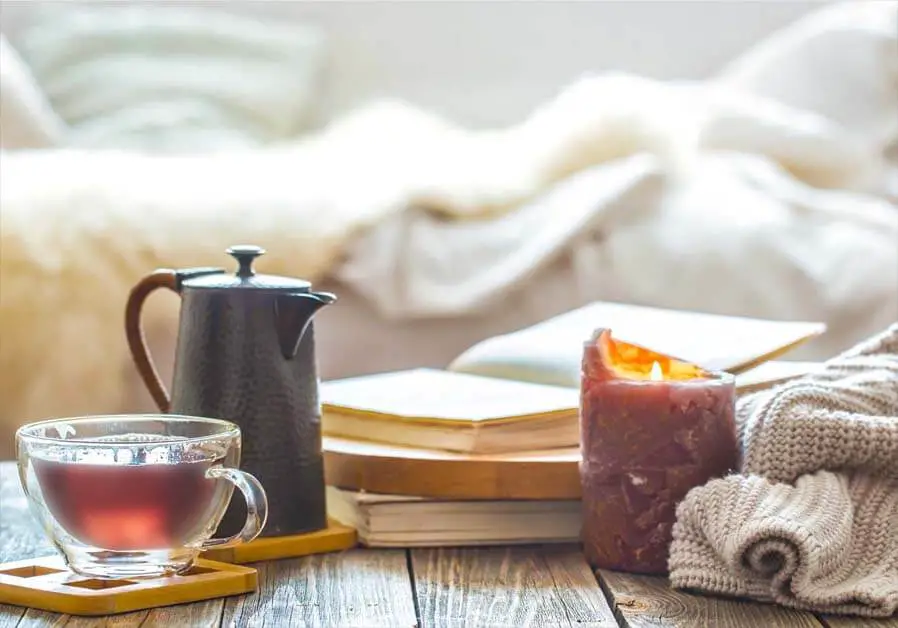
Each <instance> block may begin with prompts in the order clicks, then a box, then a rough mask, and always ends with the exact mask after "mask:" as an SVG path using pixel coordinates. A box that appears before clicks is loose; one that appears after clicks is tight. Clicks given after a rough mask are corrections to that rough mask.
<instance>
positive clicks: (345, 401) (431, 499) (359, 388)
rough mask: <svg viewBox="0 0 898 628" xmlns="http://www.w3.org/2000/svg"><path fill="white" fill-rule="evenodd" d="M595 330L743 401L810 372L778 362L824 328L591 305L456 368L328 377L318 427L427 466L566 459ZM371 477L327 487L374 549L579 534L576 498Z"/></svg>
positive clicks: (336, 513)
mask: <svg viewBox="0 0 898 628" xmlns="http://www.w3.org/2000/svg"><path fill="white" fill-rule="evenodd" d="M553 325H554V327H553ZM578 326H579V327H578ZM581 327H582V329H581ZM599 327H604V328H609V329H611V330H612V333H613V334H614V335H615V337H618V338H620V339H623V340H626V341H627V342H630V343H633V344H639V345H642V346H645V347H647V348H650V349H653V350H656V351H660V352H663V353H665V354H667V355H671V356H675V357H677V358H680V359H682V360H685V361H689V362H692V363H695V364H698V365H699V366H702V367H704V368H709V369H713V370H726V371H729V372H732V373H734V374H735V375H736V385H737V391H739V392H740V393H744V392H748V391H755V390H758V389H761V388H764V387H768V386H772V385H775V384H777V383H780V382H783V381H785V380H788V379H791V378H793V377H797V376H801V375H803V374H805V373H807V372H808V371H809V370H811V369H813V368H815V366H816V365H815V364H814V363H807V362H781V361H771V359H772V358H773V357H778V356H780V355H782V354H783V353H785V352H786V351H788V350H789V349H791V348H793V347H795V346H798V345H799V344H801V343H802V342H804V341H806V340H808V339H810V338H812V337H814V336H816V335H818V334H820V333H822V331H823V330H824V326H823V325H821V324H819V323H802V322H780V321H761V320H757V319H746V318H736V317H723V316H713V315H708V314H697V313H688V312H679V311H671V310H658V309H654V308H643V307H636V306H626V305H620V304H609V303H596V304H593V305H590V306H587V307H586V308H581V309H580V310H576V311H575V312H572V313H569V314H567V315H564V316H562V317H559V318H558V319H555V320H553V321H548V322H547V323H543V324H541V325H538V326H535V327H533V328H528V329H525V330H521V331H520V332H516V333H514V334H508V335H506V336H502V337H500V338H497V339H494V340H493V341H488V342H486V343H484V346H482V347H476V346H475V347H474V348H472V350H471V351H469V352H467V355H463V356H460V359H459V360H456V361H455V362H454V363H453V364H452V365H451V366H450V369H447V370H436V369H414V370H407V371H398V372H391V373H380V374H375V375H365V376H360V377H354V378H349V379H343V380H334V381H330V382H324V383H323V384H322V387H321V395H322V431H323V433H324V435H325V437H326V440H327V438H331V439H335V438H336V439H340V440H341V441H344V442H346V441H352V442H358V443H365V444H375V445H376V444H379V445H382V446H383V447H384V448H386V449H387V450H388V451H395V450H396V448H400V449H402V450H405V451H412V452H420V453H421V455H422V456H424V457H427V458H439V457H440V456H441V455H445V456H446V457H447V459H452V460H453V462H454V463H456V464H457V463H458V460H459V459H462V460H464V457H465V456H470V458H471V460H475V459H478V458H480V459H483V458H484V457H487V458H489V457H490V456H507V455H508V454H514V453H516V452H532V451H537V450H538V451H544V450H548V451H550V452H551V451H556V450H557V451H559V452H570V451H571V450H575V449H576V447H577V446H578V439H579V407H578V406H579V377H578V373H579V357H580V354H581V352H582V347H583V342H584V341H585V340H586V339H588V338H589V337H590V335H591V333H592V330H593V329H595V328H599ZM559 343H563V344H562V346H561V347H559ZM569 345H573V346H569ZM559 356H561V358H559ZM559 365H560V367H561V368H559ZM381 468H382V467H381ZM454 468H456V469H457V467H454ZM384 473H386V474H387V475H389V470H388V471H386V472H384ZM397 473H399V471H397ZM362 475H363V474H362ZM474 475H476V474H474ZM472 477H473V475H472ZM363 479H364V478H361V479H359V481H358V482H349V484H352V485H344V486H329V487H328V510H329V514H330V515H331V516H332V517H334V518H336V519H338V520H340V521H342V522H344V523H347V524H349V525H352V526H353V527H355V528H356V529H357V530H358V535H359V539H360V541H361V543H363V544H365V545H368V546H372V547H415V546H418V547H420V546H451V545H484V544H503V545H507V544H513V543H546V542H570V541H574V540H576V539H577V538H578V536H579V533H580V504H579V500H577V499H571V498H570V497H571V496H570V495H564V496H559V497H558V498H556V499H551V498H546V499H519V498H516V497H515V489H514V488H513V487H510V486H506V487H505V489H507V490H505V489H503V490H499V489H497V491H496V494H495V495H492V496H491V498H487V499H485V498H483V497H482V491H477V490H471V491H470V492H471V493H477V494H478V495H479V496H480V497H479V498H478V499H470V498H466V497H465V496H464V495H465V493H466V492H467V491H466V490H465V488H466V487H465V486H460V485H459V482H460V481H461V480H459V478H457V477H455V478H452V477H448V478H444V479H445V481H446V482H447V483H448V484H447V485H451V486H452V490H451V491H448V492H451V493H452V494H453V496H452V497H446V495H445V493H446V492H447V491H443V490H441V491H436V492H437V493H439V494H441V495H442V496H440V497H436V496H434V495H421V494H416V495H415V494H406V491H405V489H404V487H405V486H408V484H409V483H408V482H403V481H398V480H397V481H396V483H395V486H396V488H397V490H396V492H395V494H394V493H393V492H392V491H391V492H379V493H372V492H369V491H366V490H364V481H363ZM440 479H441V478H430V480H433V481H432V482H426V483H422V484H427V485H428V486H431V485H435V484H436V483H437V482H438V481H439V480H440ZM378 480H379V481H378V482H377V484H378V486H380V487H384V486H385V485H386V486H387V487H389V486H390V482H389V477H381V478H378ZM471 481H476V480H471Z"/></svg>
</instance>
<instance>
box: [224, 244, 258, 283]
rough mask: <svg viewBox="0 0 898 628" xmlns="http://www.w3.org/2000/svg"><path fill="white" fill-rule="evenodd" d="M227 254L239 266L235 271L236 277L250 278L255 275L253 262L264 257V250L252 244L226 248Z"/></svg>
mask: <svg viewBox="0 0 898 628" xmlns="http://www.w3.org/2000/svg"><path fill="white" fill-rule="evenodd" d="M227 253H228V255H230V256H231V257H233V258H234V259H236V260H237V263H238V264H240V268H238V269H237V276H238V277H252V276H253V275H255V274H256V271H254V270H253V268H252V266H253V260H254V259H256V258H257V257H259V256H261V255H265V249H263V248H262V247H259V246H253V245H252V244H237V245H235V246H232V247H230V248H228V250H227Z"/></svg>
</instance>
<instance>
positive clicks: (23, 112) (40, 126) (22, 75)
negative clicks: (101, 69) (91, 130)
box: [0, 34, 65, 149]
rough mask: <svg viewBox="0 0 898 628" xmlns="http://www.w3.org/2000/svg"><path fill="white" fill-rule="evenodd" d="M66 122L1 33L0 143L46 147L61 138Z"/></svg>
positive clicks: (11, 146) (1, 144) (9, 146)
mask: <svg viewBox="0 0 898 628" xmlns="http://www.w3.org/2000/svg"><path fill="white" fill-rule="evenodd" d="M64 133H65V125H64V124H63V122H62V120H60V119H59V117H58V116H57V115H56V113H55V112H54V111H53V108H52V107H51V106H50V103H49V102H47V99H46V96H45V94H44V93H43V92H42V91H41V88H40V87H39V86H38V84H37V83H36V82H35V80H34V77H33V76H32V74H31V71H30V70H29V68H28V66H27V65H25V63H24V62H23V61H22V58H21V57H20V56H19V54H18V52H16V50H15V49H14V48H13V47H12V46H11V45H10V43H9V42H8V41H7V40H6V38H5V37H4V36H3V35H2V34H0V147H2V148H4V149H11V148H45V147H47V146H53V145H55V144H57V143H59V142H60V140H61V139H62V136H63V135H64Z"/></svg>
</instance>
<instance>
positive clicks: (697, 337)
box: [449, 302, 826, 386]
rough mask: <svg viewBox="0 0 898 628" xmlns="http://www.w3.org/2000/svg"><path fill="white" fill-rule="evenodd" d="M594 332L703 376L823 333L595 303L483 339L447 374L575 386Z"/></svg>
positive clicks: (806, 325) (818, 328) (814, 327)
mask: <svg viewBox="0 0 898 628" xmlns="http://www.w3.org/2000/svg"><path fill="white" fill-rule="evenodd" d="M598 328H607V329H610V330H611V334H612V336H613V337H614V338H617V339H620V340H623V341H626V342H629V343H632V344H636V345H640V346H643V347H645V348H647V349H651V350H652V351H656V352H658V353H664V354H667V355H670V356H673V357H676V358H679V359H681V360H683V361H686V362H691V363H693V364H697V365H698V366H701V367H703V368H705V369H708V370H712V371H730V372H733V373H736V372H741V371H744V370H747V369H748V368H750V367H752V366H756V365H757V364H759V363H761V362H764V361H766V360H768V359H771V358H773V357H777V356H778V355H780V354H782V353H785V352H787V351H788V349H790V348H793V347H794V346H796V345H798V344H800V343H802V342H804V341H806V340H808V339H810V338H812V337H814V336H816V335H818V334H821V333H823V332H824V331H825V329H826V326H825V325H824V324H823V323H816V322H790V321H769V320H761V319H752V318H743V317H732V316H718V315H715V314H704V313H698V312H688V311H680V310H666V309H659V308H648V307H642V306H635V305H626V304H620V303H606V302H599V303H593V304H591V305H588V306H586V307H582V308H580V309H577V310H574V311H572V312H568V313H566V314H562V315H561V316H557V317H555V318H552V319H549V320H547V321H544V322H542V323H539V324H537V325H534V326H532V327H528V328H526V329H522V330H520V331H517V332H514V333H510V334H505V335H502V336H496V337H494V338H489V339H487V340H484V341H483V342H481V343H478V344H476V345H474V346H473V347H471V348H470V349H468V350H467V351H466V352H464V353H463V354H462V355H461V356H459V357H458V358H457V359H456V360H455V361H453V363H452V364H451V365H450V367H449V368H450V370H453V371H457V372H464V373H476V374H481V375H490V376H493V377H508V378H510V379H517V380H522V381H531V382H546V383H551V384H554V385H559V386H578V385H579V377H580V360H581V357H582V354H583V344H584V343H585V342H587V341H588V340H589V338H590V337H591V336H592V334H593V332H594V331H595V330H596V329H598Z"/></svg>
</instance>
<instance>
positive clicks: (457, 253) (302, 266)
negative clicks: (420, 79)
mask: <svg viewBox="0 0 898 628" xmlns="http://www.w3.org/2000/svg"><path fill="white" fill-rule="evenodd" d="M896 124H898V3H895V2H870V3H865V2H860V3H848V4H843V5H835V6H829V7H826V8H824V9H821V10H820V11H819V12H817V13H816V14H813V15H812V16H810V17H808V18H807V19H805V20H803V21H801V22H799V23H798V24H796V25H795V26H794V27H792V28H790V29H787V30H786V31H784V32H782V33H778V34H776V35H774V36H773V37H771V38H770V39H769V40H767V41H764V42H761V43H759V44H758V46H757V47H756V48H755V49H753V50H751V51H748V52H747V53H746V54H745V55H744V56H743V57H742V58H740V59H738V60H736V61H735V62H734V63H733V64H732V65H731V66H730V67H729V68H726V69H725V70H724V71H723V72H721V74H720V75H719V76H718V77H716V78H715V79H714V80H711V81H707V82H702V83H683V84H671V83H661V82H657V81H653V80H650V79H644V78H640V77H635V76H626V75H601V76H592V77H584V78H583V79H582V80H581V81H578V82H577V83H575V84H573V85H571V86H570V87H568V88H567V89H565V90H563V91H562V92H561V93H560V94H559V96H558V97H557V98H555V99H553V100H552V101H550V102H548V103H546V104H545V105H544V106H543V107H541V108H539V109H538V110H536V111H535V112H534V113H533V114H532V115H531V116H530V117H528V118H527V119H526V120H524V121H522V122H521V123H520V124H519V125H516V126H513V127H510V128H507V129H496V130H488V131H477V132H473V131H468V130H465V129H462V128H459V127H457V126H455V125H453V124H451V123H450V122H448V121H446V120H442V119H440V118H438V117H436V116H434V115H431V114H429V113H428V112H425V111H422V110H420V109H417V108H415V107H413V106H412V105H409V104H405V103H395V102H393V103H380V104H376V105H372V106H370V107H366V108H364V109H362V110H360V111H358V112H356V113H355V114H353V115H350V116H347V117H346V118H344V119H341V120H338V121H336V122H335V123H334V124H333V125H331V126H330V127H328V128H327V129H325V130H323V131H322V132H320V133H315V134H311V135H309V136H306V137H304V138H302V139H299V140H296V141H293V142H290V143H287V144H284V145H279V146H273V147H270V148H263V149H254V150H246V151H231V152H222V153H217V154H215V155H206V154H179V155H177V156H165V155H154V154H144V153H139V152H136V151H126V150H110V151H92V150H75V149H52V150H33V151H8V152H4V153H3V155H2V160H0V178H2V185H0V286H2V290H0V334H2V339H0V399H2V406H0V422H2V423H3V424H5V425H10V424H12V423H21V422H22V421H24V420H29V419H33V418H37V417H42V416H48V415H54V414H66V415H72V414H76V413H81V412H100V411H111V410H115V409H116V408H117V407H119V406H120V404H121V403H122V401H123V399H122V398H123V396H124V394H125V392H124V390H123V385H122V381H123V379H124V375H123V373H124V372H125V371H126V369H127V368H128V366H129V358H128V357H127V353H126V351H127V349H126V346H125V339H124V333H123V331H122V316H123V314H122V313H123V307H124V301H125V298H126V296H127V292H128V290H129V289H130V287H131V286H132V285H133V284H134V283H135V282H136V281H137V280H138V279H139V278H140V276H142V275H143V274H145V273H147V272H149V271H151V270H152V269H153V268H156V267H159V266H166V267H183V266H193V265H210V264H216V263H222V262H223V261H224V260H223V259H222V258H223V255H222V251H223V249H224V248H225V247H226V246H228V245H230V244H233V243H236V242H253V243H258V244H261V245H263V246H265V247H266V248H267V249H268V250H269V251H270V252H271V254H270V255H269V256H267V257H266V258H265V271H266V272H272V273H279V274H288V275H293V276H304V277H307V278H309V279H312V280H317V279H320V278H321V277H323V276H326V275H335V276H336V277H338V278H339V279H340V280H342V281H343V282H345V283H348V284H349V285H350V286H351V287H352V288H353V289H354V290H356V291H358V292H359V293H361V294H363V295H364V296H365V297H367V298H368V299H369V300H370V302H371V303H373V304H374V305H375V306H376V307H377V308H378V309H379V311H380V312H381V313H382V314H383V315H384V316H388V317H395V318H410V317H422V316H454V315H461V314H466V313H472V312H476V311H478V310H480V309H483V308H487V307H490V306H495V304H496V303H497V302H499V301H501V300H502V298H503V297H504V295H507V294H508V293H509V291H511V290H516V289H520V288H521V287H522V286H528V284H527V280H528V278H530V277H532V275H533V273H534V272H536V270H538V269H539V268H540V267H542V266H543V265H546V264H548V263H549V262H551V260H553V259H555V258H556V257H557V256H559V255H572V256H573V257H574V258H575V260H576V262H577V264H579V265H581V266H582V267H583V268H586V269H588V271H589V273H588V274H587V276H588V277H589V282H590V286H589V289H590V290H594V291H595V298H596V299H605V300H628V301H632V302H636V303H644V304H650V305H658V306H668V307H684V308H692V309H699V310H706V311H710V312H731V313H739V314H745V315H757V316H768V317H774V318H797V319H820V320H824V321H825V322H827V323H828V324H829V326H830V329H831V335H830V338H832V341H831V342H832V343H833V344H832V347H830V348H832V349H835V348H836V345H841V346H848V345H849V344H850V343H852V342H854V341H855V340H856V339H859V338H861V337H864V336H866V335H869V334H870V333H873V332H874V331H875V330H877V329H881V328H882V327H884V326H885V324H887V323H889V322H891V321H894V320H895V319H898V209H896V200H898V186H896V182H895V173H896V171H898V170H895V162H890V161H889V159H888V155H889V151H890V150H893V149H894V146H895V145H896V144H895V143H896V137H898V129H896ZM890 168H891V170H890ZM531 287H532V288H533V289H539V286H531Z"/></svg>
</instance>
